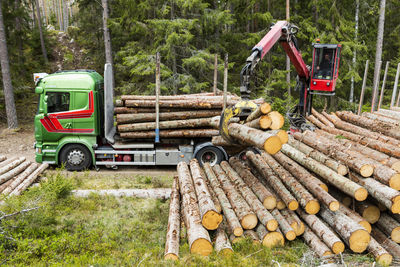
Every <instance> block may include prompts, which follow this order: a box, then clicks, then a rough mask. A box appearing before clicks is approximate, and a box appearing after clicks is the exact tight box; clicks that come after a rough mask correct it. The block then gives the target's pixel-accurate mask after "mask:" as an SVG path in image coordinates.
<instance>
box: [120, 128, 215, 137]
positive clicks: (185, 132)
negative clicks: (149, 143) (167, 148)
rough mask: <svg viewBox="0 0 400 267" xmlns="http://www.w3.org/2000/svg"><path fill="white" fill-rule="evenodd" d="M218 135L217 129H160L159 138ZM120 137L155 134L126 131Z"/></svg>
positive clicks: (151, 135)
mask: <svg viewBox="0 0 400 267" xmlns="http://www.w3.org/2000/svg"><path fill="white" fill-rule="evenodd" d="M217 135H219V131H218V130H214V129H182V130H161V131H160V137H161V138H176V137H178V138H200V137H212V136H217ZM120 136H121V137H122V138H127V139H147V138H154V137H155V136H156V134H155V132H154V131H140V132H126V133H120Z"/></svg>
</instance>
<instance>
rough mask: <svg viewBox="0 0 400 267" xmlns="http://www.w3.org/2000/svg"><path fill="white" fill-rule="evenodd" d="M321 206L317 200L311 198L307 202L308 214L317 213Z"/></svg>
mask: <svg viewBox="0 0 400 267" xmlns="http://www.w3.org/2000/svg"><path fill="white" fill-rule="evenodd" d="M320 208H321V207H320V205H319V202H318V201H317V200H311V201H309V202H308V203H307V204H306V207H305V210H306V212H307V213H308V214H317V213H318V211H319V209H320Z"/></svg>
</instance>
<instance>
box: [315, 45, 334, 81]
mask: <svg viewBox="0 0 400 267" xmlns="http://www.w3.org/2000/svg"><path fill="white" fill-rule="evenodd" d="M334 58H335V49H332V48H315V57H314V76H313V77H314V78H316V79H326V80H330V79H332V76H333V66H334V62H335V60H334Z"/></svg>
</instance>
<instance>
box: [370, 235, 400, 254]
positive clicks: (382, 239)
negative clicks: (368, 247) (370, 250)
mask: <svg viewBox="0 0 400 267" xmlns="http://www.w3.org/2000/svg"><path fill="white" fill-rule="evenodd" d="M371 235H372V237H373V238H374V239H375V240H376V241H377V242H378V243H379V244H381V245H382V247H384V248H385V249H386V250H387V251H390V253H391V254H392V255H393V256H394V257H395V258H397V259H399V258H400V246H399V245H398V244H397V243H396V242H394V241H392V240H391V239H390V238H389V237H387V236H386V235H385V234H384V233H382V232H381V230H379V229H378V228H376V227H373V228H372V231H371Z"/></svg>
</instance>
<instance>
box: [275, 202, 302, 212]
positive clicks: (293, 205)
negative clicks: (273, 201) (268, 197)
mask: <svg viewBox="0 0 400 267" xmlns="http://www.w3.org/2000/svg"><path fill="white" fill-rule="evenodd" d="M288 208H289V209H290V210H297V209H298V208H299V202H297V201H295V200H292V201H290V203H289V205H288ZM278 209H279V208H278Z"/></svg>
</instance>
